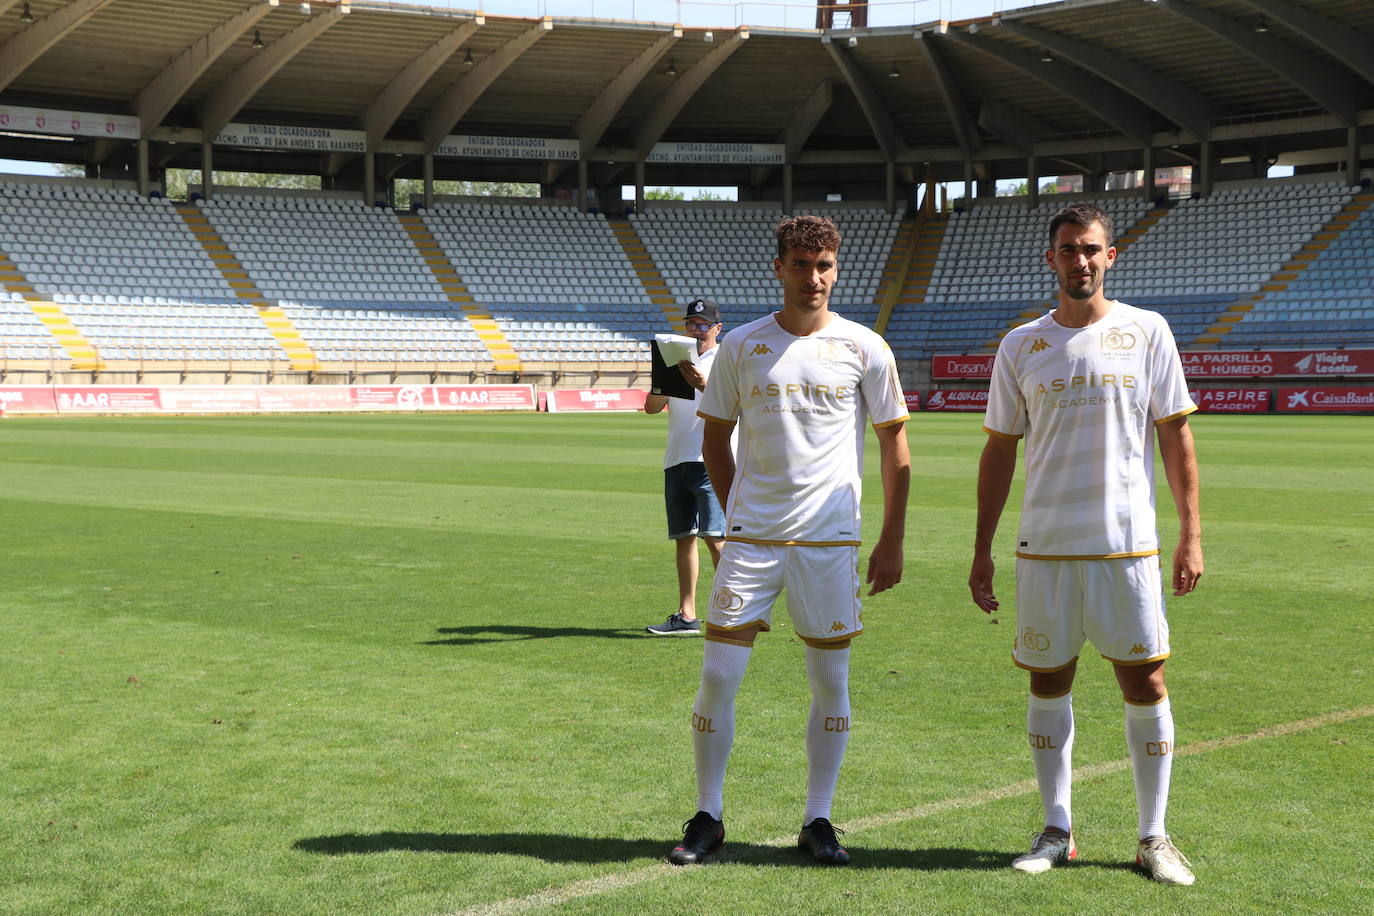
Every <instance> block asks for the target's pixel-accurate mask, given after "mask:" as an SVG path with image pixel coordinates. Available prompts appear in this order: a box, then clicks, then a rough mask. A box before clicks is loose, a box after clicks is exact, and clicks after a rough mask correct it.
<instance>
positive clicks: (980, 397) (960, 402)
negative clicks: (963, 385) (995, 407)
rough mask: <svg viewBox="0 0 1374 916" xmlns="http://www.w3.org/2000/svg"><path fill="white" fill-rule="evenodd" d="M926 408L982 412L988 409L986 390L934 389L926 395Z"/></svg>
mask: <svg viewBox="0 0 1374 916" xmlns="http://www.w3.org/2000/svg"><path fill="white" fill-rule="evenodd" d="M925 409H926V410H962V411H978V412H980V413H981V412H982V411H985V410H987V409H988V393H987V392H986V391H938V390H937V391H932V392H930V393H929V394H927V395H926V406H925Z"/></svg>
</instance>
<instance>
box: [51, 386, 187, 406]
mask: <svg viewBox="0 0 1374 916" xmlns="http://www.w3.org/2000/svg"><path fill="white" fill-rule="evenodd" d="M53 392H54V395H55V397H56V398H57V410H58V412H59V413H157V412H158V411H160V410H161V409H162V402H161V401H160V400H159V399H158V396H157V389H156V388H152V387H149V388H116V387H111V386H108V385H72V386H67V385H59V386H57V387H56V388H54V389H53Z"/></svg>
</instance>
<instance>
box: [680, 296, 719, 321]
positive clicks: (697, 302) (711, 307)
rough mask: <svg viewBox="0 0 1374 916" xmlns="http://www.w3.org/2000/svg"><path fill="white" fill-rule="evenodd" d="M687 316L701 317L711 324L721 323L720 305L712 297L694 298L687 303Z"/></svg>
mask: <svg viewBox="0 0 1374 916" xmlns="http://www.w3.org/2000/svg"><path fill="white" fill-rule="evenodd" d="M684 317H685V318H701V319H703V320H705V321H709V322H710V323H711V324H720V307H719V306H718V305H716V304H715V303H714V302H712V301H711V300H710V299H693V300H692V301H691V302H689V303H687V314H686V315H685V316H684Z"/></svg>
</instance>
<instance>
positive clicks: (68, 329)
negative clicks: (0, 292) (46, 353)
mask: <svg viewBox="0 0 1374 916" xmlns="http://www.w3.org/2000/svg"><path fill="white" fill-rule="evenodd" d="M0 283H3V285H4V287H5V289H6V290H7V291H9V292H11V293H18V294H19V295H21V296H23V297H24V301H25V302H27V303H28V306H29V308H30V309H32V310H33V313H34V314H35V315H37V316H38V320H39V321H41V322H43V326H44V327H45V328H47V329H48V333H49V334H51V335H52V336H53V338H54V339H56V341H57V344H58V346H60V347H61V348H62V350H63V351H64V352H65V353H66V354H67V358H68V359H70V360H71V361H72V368H73V369H76V370H78V371H81V372H99V371H100V370H101V369H104V368H105V364H104V362H102V361H101V359H100V354H99V353H98V352H97V351H96V349H95V346H94V345H93V344H92V343H91V342H90V341H89V340H87V339H86V337H85V335H83V334H82V333H81V330H80V329H79V328H77V327H76V325H74V324H72V323H71V319H69V318H68V317H67V315H66V313H65V312H63V311H62V306H60V305H58V304H57V303H56V302H53V301H51V300H50V299H48V298H47V297H45V296H43V295H42V294H40V293H38V292H35V291H34V288H33V284H32V283H30V282H29V280H28V277H26V276H24V272H23V271H21V270H20V269H19V268H18V266H16V265H15V263H14V262H13V261H11V260H10V258H9V255H7V254H4V253H0Z"/></svg>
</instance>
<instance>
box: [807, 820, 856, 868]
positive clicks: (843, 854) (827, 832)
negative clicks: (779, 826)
mask: <svg viewBox="0 0 1374 916" xmlns="http://www.w3.org/2000/svg"><path fill="white" fill-rule="evenodd" d="M837 833H844V831H843V830H840V829H839V828H837V827H836V826H835V825H834V824H832V823H830V822H829V821H828V820H826V819H825V818H823V817H818V818H816V819H815V820H814V821H812V822H811V823H809V824H807V825H806V826H805V827H803V828H802V829H801V833H800V834H798V835H797V845H798V846H799V847H801V848H802V849H809V850H811V855H812V856H813V857H815V859H816V861H817V862H819V863H821V864H822V865H848V864H849V853H848V851H846V850H845V848H844V847H843V846H841V845H840V840H839V837H837V836H835V834H837Z"/></svg>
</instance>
